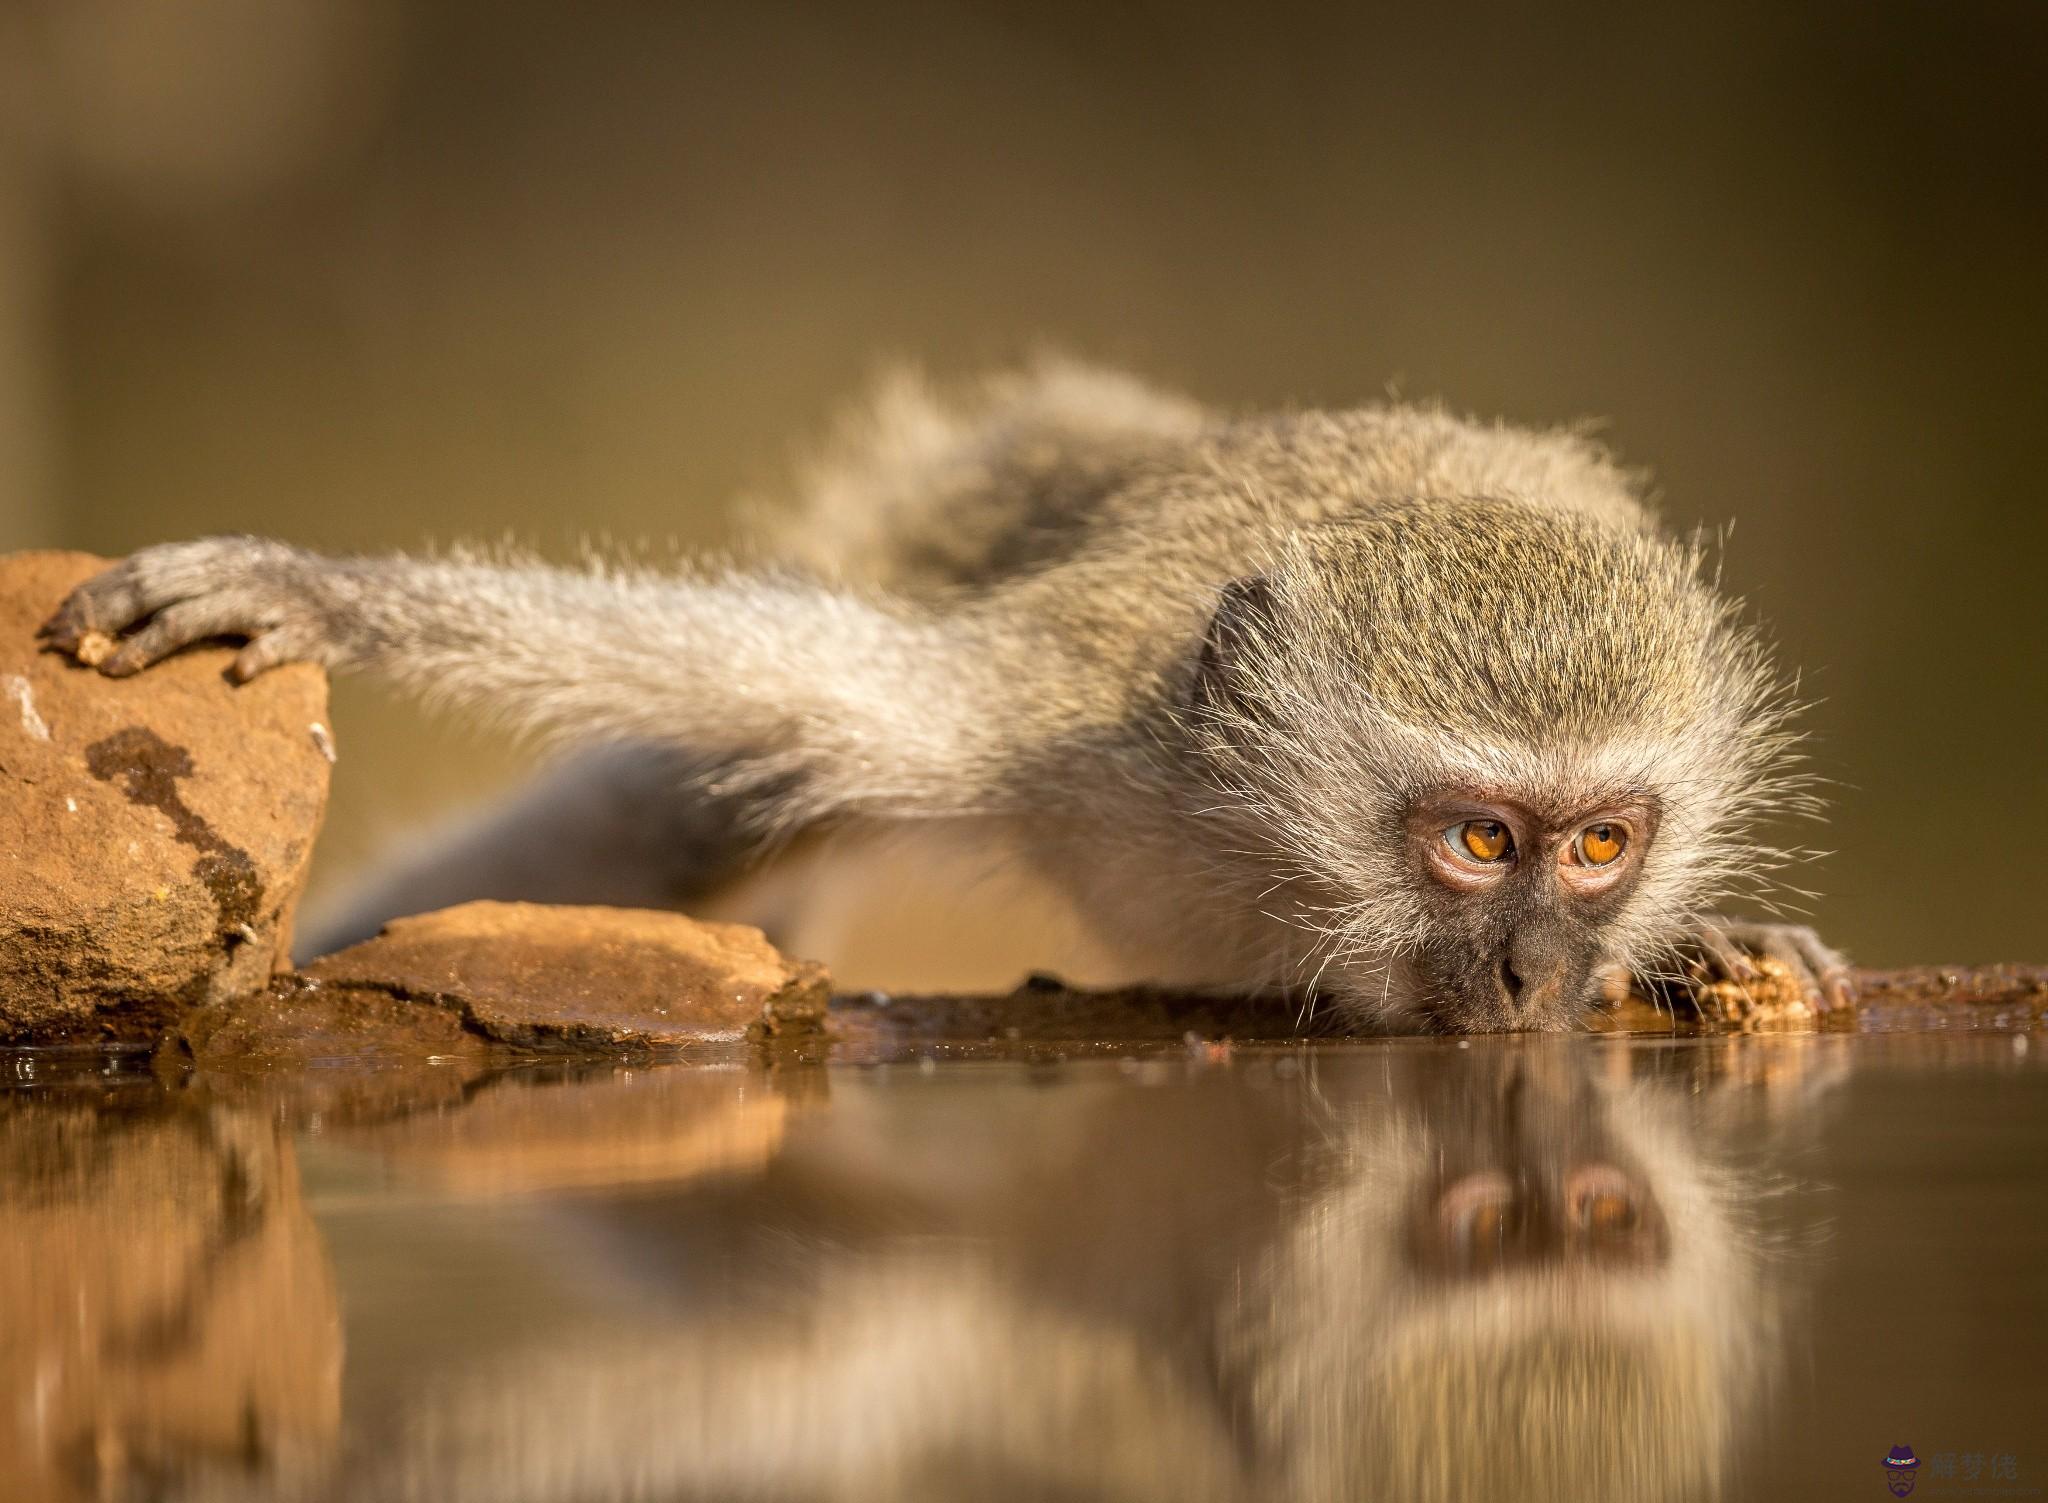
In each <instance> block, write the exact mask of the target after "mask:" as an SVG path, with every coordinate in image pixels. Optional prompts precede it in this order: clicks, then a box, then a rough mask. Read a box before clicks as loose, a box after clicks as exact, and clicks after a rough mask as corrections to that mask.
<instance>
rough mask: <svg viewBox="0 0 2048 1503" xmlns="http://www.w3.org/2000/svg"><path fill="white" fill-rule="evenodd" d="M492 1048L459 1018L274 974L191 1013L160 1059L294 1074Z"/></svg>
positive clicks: (372, 993)
mask: <svg viewBox="0 0 2048 1503" xmlns="http://www.w3.org/2000/svg"><path fill="white" fill-rule="evenodd" d="M491 1052H492V1051H491V1046H490V1043H489V1042H488V1041H487V1040H486V1039H485V1038H484V1037H483V1036H482V1035H481V1034H479V1033H476V1032H474V1031H472V1030H471V1029H470V1028H469V1027H468V1025H467V1024H466V1023H465V1022H464V1020H463V1017H462V1014H461V1012H460V1011H459V1010H458V1009H456V1008H453V1007H445V1006H440V1005H437V1004H436V1003H433V1002H420V1001H414V1000H411V999H409V998H406V997H400V996H394V995H393V994H392V993H391V992H389V991H386V990H383V989H381V988H377V987H363V986H323V985H320V984H319V983H316V982H309V981H304V980H301V979H300V978H298V977H295V976H280V977H278V978H277V979H276V980H275V981H273V982H271V984H270V987H269V989H268V990H265V991H261V992H258V993H256V994H255V995H254V996H252V997H235V998H232V999H230V1000H228V1001H224V1002H214V1003H210V1004H208V1005H207V1006H204V1007H197V1008H194V1009H193V1010H192V1011H190V1012H188V1013H186V1014H185V1016H184V1017H183V1018H182V1019H180V1020H179V1022H178V1025H177V1028H176V1029H175V1031H174V1032H173V1033H172V1034H171V1036H170V1038H169V1039H168V1040H167V1041H166V1044H165V1047H164V1049H163V1050H162V1051H160V1052H159V1054H158V1059H159V1060H160V1061H164V1062H167V1063H168V1062H175V1061H176V1060H177V1059H179V1058H182V1059H183V1060H185V1061H188V1062H189V1063H191V1064H192V1065H194V1066H196V1067H197V1068H199V1069H200V1070H205V1071H213V1070H232V1071H248V1070H298V1069H303V1068H305V1067H306V1066H309V1065H332V1064H335V1063H338V1062H344V1061H345V1062H347V1063H350V1064H360V1065H381V1064H385V1063H389V1062H392V1061H401V1060H437V1061H441V1060H445V1061H450V1062H463V1063H472V1062H481V1061H482V1060H484V1059H486V1058H487V1057H488V1056H489V1055H490V1054H491Z"/></svg>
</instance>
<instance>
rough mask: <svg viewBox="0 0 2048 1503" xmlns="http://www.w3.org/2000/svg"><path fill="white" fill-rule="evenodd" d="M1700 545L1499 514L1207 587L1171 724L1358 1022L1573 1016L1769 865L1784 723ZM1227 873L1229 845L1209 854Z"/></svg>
mask: <svg viewBox="0 0 2048 1503" xmlns="http://www.w3.org/2000/svg"><path fill="white" fill-rule="evenodd" d="M1701 562H1702V560H1701V556H1700V553H1699V551H1698V549H1696V548H1693V547H1688V546H1684V545H1680V544H1677V543H1673V542H1671V541H1669V540H1667V539H1665V538H1663V537H1661V536H1659V535H1657V534H1655V533H1652V532H1649V531H1647V530H1644V529H1639V528H1633V527H1627V526H1621V525H1616V524H1613V523H1609V522H1604V521H1599V520H1595V519H1591V518H1588V517H1584V516H1581V515H1578V514H1575V513H1569V512H1564V511H1556V510H1548V509H1544V508H1541V507H1538V506H1534V505H1526V504H1520V503H1514V502H1505V501H1496V500H1429V501H1416V502H1412V503H1409V504H1406V505H1403V506H1399V507H1394V508H1389V509H1388V510H1386V511H1384V512H1382V513H1380V514H1377V515H1375V516H1373V517H1371V518H1369V519H1367V520H1364V521H1361V522H1347V523H1344V524H1341V525H1334V526H1332V527H1329V528H1327V529H1323V530H1319V531H1317V532H1314V533H1311V534H1309V535H1306V536H1303V537H1300V538H1297V539H1295V540H1292V541H1290V542H1288V543H1287V544H1286V545H1285V546H1284V547H1283V548H1281V549H1280V550H1279V552H1278V555H1277V556H1276V558H1275V559H1274V561H1273V563H1272V566H1271V567H1270V568H1269V569H1267V570H1266V571H1264V572H1262V573H1261V574H1259V575H1257V576H1256V577H1253V578H1248V579H1243V580H1239V581H1237V582H1236V583H1234V584H1232V585H1230V586H1228V587H1227V588H1226V589H1225V590H1224V592H1223V595H1222V598H1221V600H1220V602H1219V603H1218V605H1217V606H1216V609H1215V611H1214V614H1213V616H1212V618H1211V620H1210V622H1209V626H1208V629H1207V631H1206V632H1205V634H1204V637H1203V640H1202V643H1201V647H1200V649H1199V653H1198V655H1197V659H1196V662H1195V666H1194V670H1193V677H1192V688H1191V691H1190V698H1189V706H1190V710H1189V713H1188V714H1187V715H1186V716H1185V717H1184V719H1183V724H1184V726H1185V727H1186V729H1187V732H1188V734H1189V735H1190V737H1191V738H1192V740H1193V743H1194V751H1195V756H1196V761H1197V763H1198V765H1199V767H1200V768H1201V770H1202V774H1203V777H1204V781H1205V782H1206V783H1207V784H1208V786H1209V788H1210V789H1211V791H1212V792H1213V793H1215V794H1217V795H1220V796H1218V797H1213V798H1210V799H1209V800H1208V801H1207V802H1206V803H1205V804H1204V805H1203V813H1204V814H1205V815H1207V816H1209V819H1210V822H1211V824H1212V825H1213V826H1214V827H1216V830H1217V837H1218V838H1217V840H1216V844H1217V847H1218V860H1219V865H1221V866H1222V867H1223V868H1224V869H1226V870H1229V871H1232V872H1233V873H1234V875H1235V876H1236V877H1237V878H1240V879H1242V880H1245V881H1251V882H1263V883H1264V889H1263V891H1264V892H1265V893H1266V896H1265V899H1264V901H1265V903H1266V905H1267V906H1268V907H1269V908H1270V907H1271V906H1272V905H1273V904H1275V903H1283V904H1285V905H1286V906H1287V908H1288V909H1289V910H1291V911H1290V915H1289V916H1290V917H1292V918H1293V919H1294V921H1295V922H1296V923H1298V924H1299V925H1300V926H1301V927H1302V928H1303V929H1304V930H1305V931H1306V932H1307V933H1308V934H1309V935H1310V937H1311V942H1310V943H1309V944H1308V945H1307V946H1306V947H1305V951H1304V953H1305V956H1306V965H1305V969H1306V973H1307V974H1306V975H1304V976H1301V977H1298V978H1296V979H1299V980H1313V981H1314V983H1315V985H1316V988H1317V991H1318V993H1319V994H1320V995H1325V996H1328V997H1331V998H1333V999H1334V1000H1336V1001H1337V1002H1338V1003H1339V1005H1342V1006H1345V1007H1347V1008H1349V1009H1350V1010H1352V1011H1353V1012H1354V1013H1356V1014H1358V1015H1360V1016H1363V1017H1367V1018H1379V1019H1383V1020H1385V1021H1388V1022H1399V1023H1403V1024H1406V1025H1409V1026H1413V1025H1414V1024H1416V1023H1421V1024H1423V1025H1425V1026H1435V1027H1440V1028H1444V1029H1451V1030H1461V1031H1462V1030H1483V1029H1508V1028H1542V1029H1559V1028H1567V1027H1570V1026H1572V1025H1573V1023H1574V1022H1575V1021H1576V1020H1577V1018H1578V1015H1579V1012H1580V1010H1581V1008H1582V1007H1583V1005H1584V1004H1585V1003H1586V1002H1587V1001H1588V1000H1589V999H1590V998H1591V996H1592V995H1593V994H1594V993H1595V992H1596V991H1597V989H1598V987H1599V985H1600V983H1601V980H1602V979H1603V978H1604V977H1605V976H1607V975H1609V974H1611V973H1614V972H1616V971H1618V970H1619V969H1620V968H1623V967H1630V968H1635V969H1637V970H1642V969H1653V968H1655V966H1656V965H1657V962H1658V958H1659V951H1660V950H1661V949H1662V948H1664V947H1666V946H1668V944H1669V942H1670V940H1671V938H1672V937H1673V936H1674V935H1675V934H1676V933H1678V932H1679V931H1680V929H1681V926H1682V925H1683V924H1684V922H1685V921H1686V919H1687V918H1688V917H1689V916H1691V915H1694V914H1696V913H1698V912H1700V911H1701V910H1702V909H1704V908H1705V907H1706V906H1708V905H1709V904H1710V903H1711V902H1712V901H1713V900H1714V899H1716V898H1717V897H1718V896H1719V895H1720V894H1721V893H1722V892H1724V891H1725V890H1726V889H1727V888H1728V887H1729V886H1730V885H1731V883H1732V882H1733V881H1734V880H1736V879H1748V878H1753V877H1755V876H1756V875H1758V873H1760V872H1761V871H1764V870H1766V869H1768V868H1769V867H1770V866H1772V865H1774V864H1775V859H1774V858H1775V856H1776V853H1774V852H1771V851H1769V850H1766V849H1763V848H1761V847H1758V846H1756V845H1755V844H1753V843H1752V841H1751V840H1750V839H1749V837H1748V835H1747V833H1746V831H1747V830H1748V828H1749V826H1750V825H1751V823H1752V821H1753V818H1754V816H1755V815H1757V814H1758V813H1759V812H1762V811H1765V810H1768V809H1769V808H1771V807H1774V806H1783V805H1785V804H1787V803H1796V802H1798V801H1799V799H1800V795H1799V792H1798V783H1797V779H1796V778H1794V777H1791V776H1789V775H1788V771H1787V764H1788V761H1789V760H1790V758H1789V752H1790V747H1791V744H1792V741H1793V738H1792V737H1791V735H1790V734H1789V733H1788V732H1787V730H1786V729H1785V719H1786V714H1787V706H1786V705H1785V703H1784V700H1783V696H1782V694H1781V692H1780V690H1779V688H1778V686H1777V684H1776V682H1775V679H1774V676H1773V674H1772V672H1771V670H1770V666H1769V663H1768V659H1767V657H1766V654H1765V652H1764V650H1763V648H1762V646H1761V645H1760V643H1759V642H1758V640H1757V638H1756V636H1755V634H1754V633H1753V632H1752V631H1750V630H1749V629H1748V628H1747V627H1745V626H1743V625H1742V624H1741V623H1740V622H1739V620H1738V619H1737V618H1736V614H1735V608H1734V607H1733V606H1732V604H1731V603H1730V602H1729V601H1728V600H1727V599H1725V598H1724V597H1722V596H1721V595H1719V594H1718V593H1717V592H1716V591H1715V590H1714V589H1713V588H1712V587H1711V586H1710V584H1709V583H1708V582H1707V581H1706V580H1705V579H1703V578H1702V569H1701ZM1225 853H1227V855H1226V854H1225Z"/></svg>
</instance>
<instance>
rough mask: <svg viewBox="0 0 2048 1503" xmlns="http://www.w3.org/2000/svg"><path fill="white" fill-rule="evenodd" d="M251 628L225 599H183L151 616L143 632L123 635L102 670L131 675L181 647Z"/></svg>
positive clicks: (109, 673) (116, 676) (120, 675)
mask: <svg viewBox="0 0 2048 1503" xmlns="http://www.w3.org/2000/svg"><path fill="white" fill-rule="evenodd" d="M248 629H249V623H248V621H247V620H245V619H243V618H242V617H241V615H240V614H239V613H238V612H237V611H235V610H234V609H233V608H232V607H231V606H229V605H228V604H227V603H226V602H224V601H221V600H217V599H213V598H209V597H206V596H201V597H200V598H199V599H197V600H181V601H179V602H177V603H176V604H175V605H167V606H165V607H164V608H163V609H162V610H160V611H158V612H157V613H156V614H155V615H154V616H152V617H150V619H149V624H148V625H146V626H144V627H143V628H142V629H141V630H140V631H138V632H135V633H133V634H132V635H130V636H127V637H124V638H122V640H121V645H120V646H118V647H116V648H115V649H114V651H113V653H112V655H111V656H109V657H108V658H107V660H106V661H105V662H104V663H102V664H100V672H102V673H104V674H106V675H107V677H108V678H127V677H128V676H129V675H130V674H134V673H140V672H141V671H142V670H143V669H145V668H147V667H149V666H150V665H151V664H152V663H159V662H162V661H163V660H164V659H165V658H167V657H169V656H170V655H171V654H172V653H174V652H176V651H178V649H179V648H181V647H190V646H191V645H192V644H193V643H194V642H203V641H205V640H206V639H207V638H208V637H236V636H242V635H244V634H246V633H247V631H248Z"/></svg>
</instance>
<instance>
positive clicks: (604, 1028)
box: [304, 902, 827, 1048]
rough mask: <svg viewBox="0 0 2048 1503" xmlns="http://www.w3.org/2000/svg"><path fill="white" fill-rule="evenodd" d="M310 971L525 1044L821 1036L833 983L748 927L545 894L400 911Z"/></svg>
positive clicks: (646, 1044) (650, 1044) (322, 979)
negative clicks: (406, 914) (559, 903)
mask: <svg viewBox="0 0 2048 1503" xmlns="http://www.w3.org/2000/svg"><path fill="white" fill-rule="evenodd" d="M304 974H305V975H306V976H307V977H308V978H310V979H312V980H314V981H316V982H319V983H321V984H323V985H342V986H364V987H379V988H382V989H384V990H386V991H389V992H391V993H392V994H394V995H396V996H401V997H408V998H414V999H418V1000H422V1001H435V1002H440V1003H442V1004H444V1005H451V1006H454V1007H457V1008H459V1009H460V1011H461V1013H462V1015H463V1017H464V1019H465V1020H466V1021H467V1022H468V1023H469V1025H470V1026H471V1027H472V1028H474V1029H475V1030H477V1031H478V1032H480V1033H482V1034H483V1035H484V1036H485V1037H487V1038H490V1039H493V1040H495V1041H496V1042H498V1043H502V1044H512V1045H516V1046H521V1047H528V1048H531V1047H537V1046H548V1045H582V1046H589V1045H593V1044H595V1045H605V1046H619V1045H623V1046H628V1047H643V1048H667V1047H671V1046H674V1045H679V1044H699V1043H737V1042H741V1041H743V1040H760V1039H765V1038H769V1037H774V1036H786V1035H792V1034H804V1033H817V1032H818V1031H820V1030H821V1029H822V1028H823V1025H824V1018H825V1003H826V990H827V988H826V977H825V971H824V968H823V967H822V966H818V965H814V964H811V963H809V962H807V961H791V960H786V959H784V958H783V956H782V955H781V954H780V953H779V952H778V951H777V950H776V949H775V947H774V946H772V945H770V944H769V943H768V941H767V939H766V938H765V937H764V936H763V935H762V934H761V931H760V930H758V929H751V928H748V927H747V926H746V925H744V924H707V923H699V922H698V921H697V920H695V919H689V918H685V917H683V916H682V915H681V914H679V913H661V912H654V911H650V910H647V909H638V908H575V907H556V906H552V905H548V904H541V903H491V902H479V903H464V904H462V905H460V906H459V907H455V908H444V909H441V910H439V911H438V912H435V913H426V914H420V915H418V916H416V917H413V918H402V919H394V920H393V921H392V922H391V923H389V924H387V925H385V927H384V930H383V932H382V933H381V934H379V935H378V936H377V937H376V938H375V939H371V940H366V941H365V942H363V943H362V944H359V945H351V946H350V947H349V948H348V949H346V950H339V951H337V952H335V953H334V954H332V955H328V956H325V957H323V958H322V959H320V960H316V961H315V962H313V964H311V965H309V966H307V967H306V968H305V971H304Z"/></svg>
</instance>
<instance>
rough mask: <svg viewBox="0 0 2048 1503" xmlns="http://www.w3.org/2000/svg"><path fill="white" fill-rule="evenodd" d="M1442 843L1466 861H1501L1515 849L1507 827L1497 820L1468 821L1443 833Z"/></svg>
mask: <svg viewBox="0 0 2048 1503" xmlns="http://www.w3.org/2000/svg"><path fill="white" fill-rule="evenodd" d="M1444 841H1445V843H1446V844H1448V845H1449V846H1450V848H1451V849H1452V850H1454V851H1456V852H1457V853H1458V854H1459V855H1460V856H1463V857H1464V858H1465V859H1466V860H1467V861H1502V860H1505V859H1506V858H1507V856H1508V853H1509V852H1511V851H1513V850H1514V848H1515V840H1514V837H1513V836H1512V835H1510V834H1508V827H1507V826H1506V825H1504V824H1502V823H1501V822H1500V821H1499V820H1497V819H1468V820H1464V821H1462V822H1461V823H1459V824H1455V825H1452V826H1451V827H1450V828H1449V829H1448V830H1446V831H1444Z"/></svg>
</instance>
